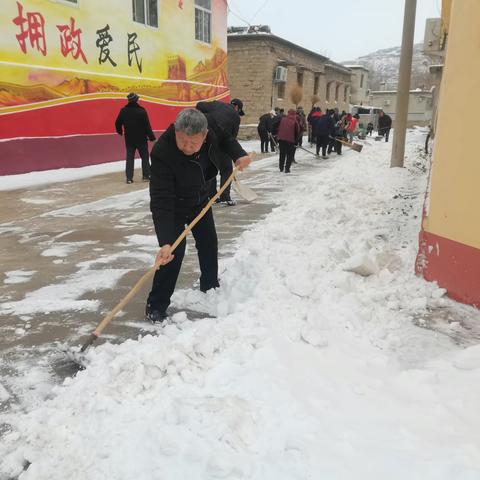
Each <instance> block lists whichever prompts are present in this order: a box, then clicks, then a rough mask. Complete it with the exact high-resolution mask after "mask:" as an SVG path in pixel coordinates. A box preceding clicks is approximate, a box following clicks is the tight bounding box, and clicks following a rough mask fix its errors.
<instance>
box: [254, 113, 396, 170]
mask: <svg viewBox="0 0 480 480" xmlns="http://www.w3.org/2000/svg"><path fill="white" fill-rule="evenodd" d="M359 119H360V116H359V115H357V114H355V115H352V114H351V113H347V112H345V111H342V112H341V113H340V112H339V110H338V108H334V109H330V110H326V111H325V112H322V109H321V108H320V107H316V106H313V107H312V109H311V111H310V113H309V114H308V116H305V112H304V111H303V108H302V107H297V109H296V110H294V109H290V110H288V112H287V114H286V115H285V111H284V109H280V108H275V110H271V111H270V112H268V113H265V114H263V115H262V116H261V117H260V119H259V122H258V127H257V131H258V135H259V137H260V150H261V152H262V153H268V152H269V146H270V151H271V152H275V151H276V148H277V147H278V148H279V151H280V157H279V169H280V171H281V172H285V173H290V169H291V166H292V163H296V162H295V151H296V149H297V148H298V147H300V148H301V147H302V141H303V136H304V134H305V132H307V134H308V142H309V144H310V147H313V146H314V145H315V147H316V151H315V154H316V156H317V157H320V150H321V153H322V158H324V159H325V158H328V155H330V154H331V153H332V151H334V152H335V153H336V154H337V155H341V154H342V142H347V141H348V142H350V143H352V142H353V138H354V135H355V134H356V132H357V129H358V121H359ZM391 127H392V119H391V118H390V116H388V115H386V114H385V113H384V112H383V111H381V112H380V113H379V117H378V133H379V135H381V136H384V137H385V141H386V142H388V137H389V133H390V129H391ZM373 128H374V125H373V123H372V122H369V124H368V125H367V129H366V133H367V134H370V135H371V134H372V132H373Z"/></svg>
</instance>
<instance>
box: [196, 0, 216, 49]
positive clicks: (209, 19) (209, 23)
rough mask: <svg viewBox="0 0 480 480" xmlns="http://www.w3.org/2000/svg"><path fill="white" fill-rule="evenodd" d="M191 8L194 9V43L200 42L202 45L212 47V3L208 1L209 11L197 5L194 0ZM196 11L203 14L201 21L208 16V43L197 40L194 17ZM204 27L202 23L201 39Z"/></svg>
mask: <svg viewBox="0 0 480 480" xmlns="http://www.w3.org/2000/svg"><path fill="white" fill-rule="evenodd" d="M193 7H194V13H193V15H194V22H195V25H194V28H195V41H196V42H200V43H202V44H203V45H209V46H211V45H212V2H211V0H210V9H208V8H205V7H203V6H201V5H197V2H196V1H195V0H194V2H193ZM197 10H200V11H201V12H203V17H202V19H205V14H208V16H209V17H208V35H209V39H208V40H209V41H208V42H206V41H205V40H204V39H203V40H201V39H199V38H197V24H196V16H197ZM204 26H205V23H203V22H202V37H204V33H205V31H204Z"/></svg>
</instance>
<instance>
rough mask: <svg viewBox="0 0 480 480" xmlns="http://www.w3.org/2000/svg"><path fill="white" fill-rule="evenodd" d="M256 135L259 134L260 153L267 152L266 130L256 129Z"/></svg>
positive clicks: (268, 139)
mask: <svg viewBox="0 0 480 480" xmlns="http://www.w3.org/2000/svg"><path fill="white" fill-rule="evenodd" d="M258 135H259V136H260V151H261V152H262V153H268V144H269V142H270V138H269V136H268V132H267V131H266V130H258Z"/></svg>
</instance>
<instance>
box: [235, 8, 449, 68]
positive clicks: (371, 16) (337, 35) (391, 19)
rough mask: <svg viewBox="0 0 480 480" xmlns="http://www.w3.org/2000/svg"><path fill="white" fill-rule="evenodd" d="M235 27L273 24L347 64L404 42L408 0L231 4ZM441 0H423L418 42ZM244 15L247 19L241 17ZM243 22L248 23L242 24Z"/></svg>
mask: <svg viewBox="0 0 480 480" xmlns="http://www.w3.org/2000/svg"><path fill="white" fill-rule="evenodd" d="M228 4H229V9H230V12H229V15H228V25H229V26H245V25H247V23H246V22H248V23H250V24H252V25H258V24H266V25H269V26H270V28H271V30H272V33H273V34H275V35H278V36H279V37H283V38H285V39H287V40H290V41H291V42H293V43H297V44H299V45H302V46H303V47H306V48H308V49H310V50H313V51H315V52H318V53H321V54H323V55H326V56H328V57H330V58H331V59H332V60H334V61H337V62H341V61H345V60H353V59H355V58H357V57H359V56H361V55H366V54H367V53H371V52H374V51H375V50H379V49H382V48H390V47H396V46H399V45H400V44H401V41H402V24H403V8H404V4H405V3H404V0H295V1H294V0H228ZM440 9H441V0H417V15H416V25H415V43H418V42H422V41H423V34H424V30H425V19H427V18H435V17H439V16H440ZM239 17H241V18H239ZM242 20H243V21H242Z"/></svg>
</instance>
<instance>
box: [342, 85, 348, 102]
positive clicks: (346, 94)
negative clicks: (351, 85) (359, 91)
mask: <svg viewBox="0 0 480 480" xmlns="http://www.w3.org/2000/svg"><path fill="white" fill-rule="evenodd" d="M347 99H348V87H345V88H344V89H343V101H344V102H346V101H347Z"/></svg>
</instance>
